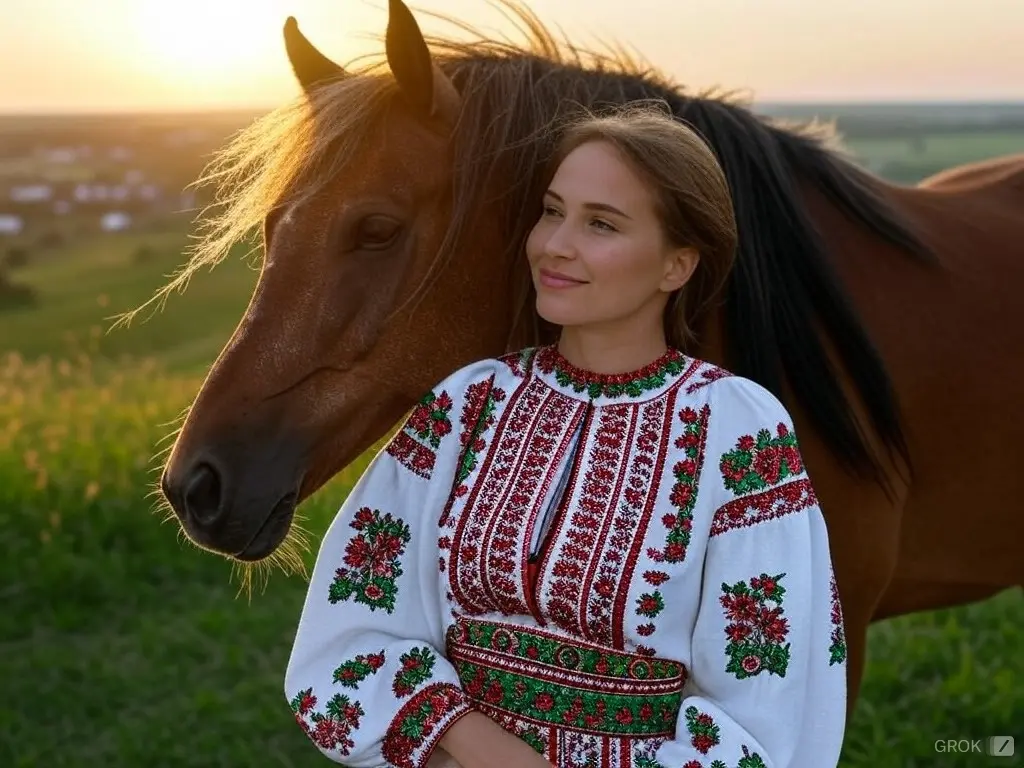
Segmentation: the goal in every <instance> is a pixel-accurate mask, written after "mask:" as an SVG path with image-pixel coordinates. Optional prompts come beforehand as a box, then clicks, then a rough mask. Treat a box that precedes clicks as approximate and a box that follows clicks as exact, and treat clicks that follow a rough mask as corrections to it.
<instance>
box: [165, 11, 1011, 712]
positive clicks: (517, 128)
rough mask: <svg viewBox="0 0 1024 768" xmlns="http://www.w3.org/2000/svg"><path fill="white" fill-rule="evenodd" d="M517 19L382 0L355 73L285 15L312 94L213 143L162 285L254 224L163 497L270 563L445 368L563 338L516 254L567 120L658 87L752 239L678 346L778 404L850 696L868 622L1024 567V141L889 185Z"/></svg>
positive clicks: (824, 147) (219, 544)
mask: <svg viewBox="0 0 1024 768" xmlns="http://www.w3.org/2000/svg"><path fill="white" fill-rule="evenodd" d="M516 13H518V14H519V15H518V18H519V19H520V20H521V21H522V23H523V25H524V29H525V32H526V33H527V36H528V38H529V44H528V45H527V46H525V47H522V48H520V47H516V46H514V45H512V44H510V43H500V44H499V43H495V42H492V41H486V40H481V41H477V42H472V43H465V42H461V43H454V42H450V41H448V42H446V41H443V40H430V41H427V40H425V39H424V37H423V36H422V34H421V32H420V30H419V28H418V26H417V24H416V22H415V21H414V19H413V16H412V14H411V13H410V12H409V10H408V9H407V8H406V7H405V6H404V5H403V4H402V3H401V2H398V0H392V1H391V3H390V19H389V23H388V28H387V36H386V54H387V55H386V66H385V65H384V63H383V62H380V63H378V64H377V65H376V66H371V67H364V68H362V69H360V70H359V71H353V70H351V69H349V70H345V69H343V68H341V67H339V66H338V65H336V64H334V63H332V62H331V61H329V60H328V59H327V58H325V57H324V56H323V55H322V54H320V53H319V52H317V51H316V50H315V49H314V48H313V47H312V45H311V44H310V43H309V42H308V41H307V40H306V39H305V38H304V37H303V36H302V35H301V34H300V33H299V31H298V28H297V26H296V25H295V22H294V20H292V19H289V21H288V23H287V25H286V27H285V41H286V47H287V50H288V54H289V57H290V60H291V63H292V66H293V69H294V71H295V73H296V75H297V77H298V79H299V81H300V82H301V84H302V85H303V87H304V91H305V96H304V98H303V99H302V100H301V101H300V102H299V103H298V104H296V105H294V106H292V107H288V108H285V109H283V110H280V111H279V112H277V113H275V114H273V115H271V116H269V117H267V118H266V119H264V120H262V121H260V122H258V123H256V124H255V125H254V126H253V127H251V128H250V129H248V130H247V131H246V132H245V133H243V134H242V135H241V136H240V138H238V139H237V140H236V141H235V142H234V143H233V144H232V145H231V146H230V147H229V148H228V149H226V150H225V152H224V154H223V155H222V156H221V158H220V161H219V164H218V165H216V166H215V167H214V169H213V178H215V179H219V180H220V181H221V182H222V184H223V189H224V190H226V191H227V192H228V193H229V196H228V197H227V198H225V199H224V202H225V205H226V207H225V208H224V209H223V210H222V211H221V212H220V214H219V215H218V216H216V217H214V218H211V219H210V229H209V230H208V231H207V233H206V237H205V239H204V240H203V241H202V242H201V243H200V246H199V248H198V250H197V251H196V252H194V253H193V254H192V256H191V259H190V261H189V262H188V264H186V266H185V267H184V268H183V270H182V271H181V272H180V273H179V275H178V276H177V279H176V280H174V281H173V282H172V283H171V284H170V285H168V286H167V287H166V288H165V289H164V291H163V293H161V294H159V295H158V296H161V295H166V292H167V291H169V290H172V289H174V288H177V287H180V286H182V285H183V284H184V282H185V281H187V279H188V278H189V276H191V275H192V274H193V273H194V272H195V271H196V270H197V269H199V268H200V267H202V266H204V265H209V264H213V263H216V262H217V261H218V260H219V259H220V258H222V257H223V255H224V254H225V253H226V250H227V248H228V247H229V246H230V245H231V244H232V243H233V242H234V241H236V240H237V239H239V238H240V237H241V236H243V235H245V234H247V233H250V232H257V231H258V228H259V227H260V226H261V225H262V227H263V230H262V234H263V238H264V243H265V258H264V262H263V268H262V272H261V275H260V278H259V281H258V284H257V287H256V290H255V292H254V295H253V297H252V301H251V304H250V305H249V308H248V310H247V311H246V313H245V316H244V317H243V318H242V321H241V323H240V325H239V327H238V328H237V330H236V331H235V333H234V335H233V336H232V338H231V340H230V342H229V343H228V344H227V346H226V347H225V349H224V350H223V351H222V353H221V355H220V357H219V358H218V359H217V361H216V363H215V364H214V366H213V368H212V370H211V371H210V373H209V377H208V378H207V380H206V382H205V383H204V385H203V387H202V389H201V391H200V392H199V394H198V396H197V398H196V400H195V402H194V404H193V406H192V408H191V410H190V412H189V414H188V418H187V420H186V422H185V423H184V426H183V427H182V429H181V431H180V434H179V435H178V437H177V441H176V443H175V445H174V449H173V452H172V453H171V455H170V457H169V459H168V461H167V464H166V467H165V470H164V474H163V478H162V486H163V490H164V493H165V495H166V497H167V499H168V500H169V502H170V504H171V505H172V506H173V508H174V511H175V512H176V513H177V515H178V516H179V517H180V520H181V523H182V525H183V527H184V529H185V531H186V532H187V533H188V535H189V536H190V537H191V538H192V539H193V540H194V541H195V542H197V543H198V544H199V545H201V546H203V547H205V548H208V549H210V550H213V551H216V552H220V553H224V554H226V555H229V556H231V557H233V558H236V559H238V560H242V561H249V562H253V561H259V560H261V559H264V558H267V557H268V556H270V557H271V558H272V559H273V558H280V557H282V553H283V552H286V551H287V548H284V547H281V548H279V545H281V543H282V542H283V541H284V540H285V538H286V536H287V535H288V533H289V531H290V530H291V531H294V526H293V525H292V520H293V514H294V510H295V508H296V505H297V504H298V503H300V502H301V501H302V500H303V499H305V498H307V497H308V496H309V495H310V494H312V493H313V492H314V491H315V490H317V488H319V487H320V486H321V485H323V483H325V482H326V481H327V480H328V479H329V478H331V477H332V476H333V475H334V474H335V473H337V472H338V471H339V470H340V469H342V468H343V467H345V466H346V465H348V464H349V463H351V462H352V461H353V460H354V459H356V458H357V457H358V456H359V455H360V454H362V453H363V452H364V451H365V450H367V449H368V448H369V447H370V446H372V445H373V444H374V443H375V442H376V441H377V440H379V439H380V438H382V437H383V436H384V435H385V434H387V432H388V431H389V429H391V428H392V427H393V426H394V425H395V424H396V422H397V421H398V420H399V419H400V418H401V417H402V415H403V414H404V413H406V412H407V411H408V409H409V408H410V407H411V406H412V405H413V404H414V402H415V401H416V400H417V399H418V398H419V397H420V395H421V394H422V393H424V392H425V391H427V390H428V389H429V388H430V387H432V386H433V385H434V384H435V383H436V382H437V381H438V380H440V379H441V378H443V377H444V376H446V375H447V374H449V373H451V372H452V371H454V370H455V369H456V368H458V367H459V366H461V365H464V364H466V363H468V362H470V361H472V360H476V359H479V358H484V357H493V356H497V355H499V354H502V353H504V352H506V351H508V350H512V349H518V348H521V347H523V346H527V345H531V344H535V343H548V342H551V341H553V340H554V338H555V336H554V332H555V329H552V328H548V327H545V326H544V325H543V324H542V323H540V322H539V321H538V320H537V318H536V315H535V314H534V312H533V307H532V301H533V294H532V293H531V289H532V286H531V285H530V283H529V274H528V271H527V267H526V262H525V259H524V258H523V257H521V253H522V248H523V242H524V238H525V236H526V233H527V232H528V231H529V229H530V227H531V226H532V225H533V223H534V221H535V220H536V218H537V216H538V214H539V211H540V193H541V191H542V189H543V186H544V184H545V182H546V179H545V178H544V177H543V174H542V168H543V165H544V161H545V159H546V158H547V157H548V156H549V153H550V152H551V151H552V148H553V145H554V142H555V140H556V138H557V134H558V125H559V123H558V121H559V120H560V119H561V118H563V117H564V116H566V115H567V114H569V113H570V112H572V110H573V109H575V108H577V107H578V106H579V105H583V106H585V107H588V108H592V109H595V110H599V109H600V108H601V107H602V105H614V104H622V103H624V102H628V101H633V100H638V99H658V100H662V101H664V103H666V104H667V105H668V107H669V108H670V109H671V110H672V111H673V112H674V113H675V114H676V115H677V116H678V117H679V118H682V119H684V120H686V121H688V122H689V123H690V124H692V125H693V126H695V127H696V128H697V129H698V130H699V131H700V132H701V133H702V134H703V135H704V136H705V137H707V139H708V140H709V141H710V143H711V144H712V145H713V146H714V148H715V150H716V152H717V153H718V156H719V158H720V160H721V163H722V165H723V167H724V169H725V172H726V175H727V177H728V180H729V183H730V185H731V189H732V192H733V194H734V199H735V208H736V214H737V218H738V222H739V228H740V235H741V242H742V244H741V247H740V250H739V254H738V258H737V263H736V267H735V271H734V273H733V274H732V276H731V279H730V282H729V285H728V288H727V290H726V293H725V295H724V296H723V297H722V301H721V303H720V305H719V306H718V307H716V308H714V309H713V310H712V311H711V312H710V313H709V314H707V315H706V316H703V317H694V318H691V322H692V323H693V324H694V327H696V328H697V329H698V331H699V338H700V343H699V345H698V346H697V347H695V348H694V349H691V350H688V352H689V353H690V354H691V355H693V356H696V357H700V358H703V359H705V360H708V361H711V362H714V363H716V364H719V365H723V366H725V367H728V368H731V369H732V370H733V371H735V372H736V373H739V374H741V375H744V376H747V377H749V378H752V379H754V380H756V381H758V382H760V383H761V384H763V385H765V386H766V387H768V388H769V389H771V390H773V391H775V392H776V394H778V395H779V396H780V398H781V399H782V400H783V401H784V402H785V403H786V404H787V405H788V407H789V408H790V410H791V413H792V414H793V416H794V419H795V421H796V424H797V429H798V432H799V433H800V434H801V436H802V445H803V449H804V452H805V456H806V464H807V466H808V468H809V471H810V474H811V476H812V477H813V478H814V482H815V486H816V487H817V489H818V493H819V496H820V498H821V501H822V506H823V508H824V511H825V515H826V516H827V519H828V524H829V527H830V532H831V541H832V542H833V547H834V559H835V566H836V570H837V580H838V585H839V591H840V594H841V598H842V601H843V604H844V610H845V618H846V631H847V639H848V643H849V651H850V656H849V661H850V664H849V670H850V706H851V708H852V705H853V702H854V700H855V698H856V694H857V690H858V684H859V681H860V678H861V674H862V668H863V663H864V655H865V646H866V633H867V629H868V625H869V623H870V622H872V621H873V620H876V619H879V618H884V617H888V616H895V615H898V614H903V613H909V612H912V611H920V610H927V609H935V608H940V607H944V606H952V605H957V604H962V603H965V602H969V601H974V600H978V599H981V598H984V597H987V596H989V595H991V594H994V593H996V592H997V591H999V590H1001V589H1004V588H1007V587H1010V586H1016V585H1020V584H1022V583H1024V559H1022V558H1021V557H1020V554H1019V541H1020V540H1021V538H1022V537H1024V514H1022V513H1024V508H1022V504H1021V502H1020V500H1019V499H1017V498H1016V497H1015V496H1012V495H1009V491H1010V490H1012V489H1011V488H1010V487H1009V483H1008V480H1009V478H1010V477H1011V476H1012V474H1013V473H1014V472H1015V471H1016V470H1017V469H1018V468H1019V466H1020V465H1021V463H1022V461H1024V439H1022V436H1024V409H1021V408H1020V406H1019V405H1018V402H1019V397H1020V393H1021V392H1024V360H1022V357H1021V353H1022V352H1024V301H1021V300H1020V297H1019V291H1020V286H1022V285H1024V245H1022V243H1024V158H1018V159H1016V160H1013V159H1007V160H1005V161H1002V162H999V163H996V164H993V165H991V166H989V167H988V168H985V169H974V170H965V171H962V172H959V173H951V174H947V175H945V176H944V177H943V178H941V179H938V180H936V181H934V182H933V183H930V184H924V185H922V186H920V187H917V188H905V187H897V186H892V185H890V184H887V183H884V182H883V181H881V180H880V179H878V178H875V177H874V176H872V175H870V174H868V173H866V172H865V171H863V170H861V169H859V168H858V167H856V166H855V165H854V164H853V163H851V162H849V161H848V160H847V159H845V158H844V157H843V156H841V155H840V154H838V153H837V152H836V151H835V150H834V149H832V148H831V147H830V146H829V144H828V143H827V141H826V140H827V137H823V136H819V135H816V134H814V133H813V132H812V131H810V130H809V129H799V130H798V129H796V128H791V127H783V126H779V125H773V124H769V123H768V122H766V121H765V120H762V119H760V118H759V117H757V116H755V115H754V114H752V113H751V112H750V111H748V109H747V108H745V106H744V105H743V104H741V103H739V102H736V101H733V100H730V99H727V98H725V97H713V96H712V95H710V94H703V95H687V94H686V93H685V92H684V91H683V90H682V89H681V88H679V87H677V86H675V85H673V84H672V83H670V82H668V81H667V80H665V79H664V78H663V77H661V76H659V75H657V74H655V73H653V72H652V71H651V70H649V69H644V68H643V67H641V66H640V65H639V64H638V63H637V62H636V61H635V60H632V59H629V58H628V57H625V56H623V55H621V54H616V55H613V56H607V57H605V56H600V55H596V54H586V55H584V54H581V53H579V52H578V51H577V50H575V49H571V50H570V52H569V53H565V52H563V51H562V48H560V46H559V45H557V44H556V42H555V40H554V39H553V38H552V37H551V35H550V34H549V33H548V32H547V31H546V30H545V28H544V27H543V26H542V25H541V24H540V23H539V22H538V21H537V20H536V18H535V17H533V16H532V15H530V14H529V13H528V12H527V11H525V10H522V9H516ZM428 42H429V43H430V45H429V46H428ZM155 298H156V297H155ZM983 459H984V460H983Z"/></svg>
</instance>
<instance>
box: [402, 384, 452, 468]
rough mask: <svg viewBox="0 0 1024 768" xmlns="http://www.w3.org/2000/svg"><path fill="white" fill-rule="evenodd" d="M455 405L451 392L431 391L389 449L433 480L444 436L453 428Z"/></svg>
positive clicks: (421, 401) (406, 421)
mask: <svg viewBox="0 0 1024 768" xmlns="http://www.w3.org/2000/svg"><path fill="white" fill-rule="evenodd" d="M451 409H452V399H451V396H450V395H449V394H448V393H447V392H445V391H442V392H440V393H439V394H435V393H434V392H427V393H426V394H425V395H424V396H423V398H422V399H421V400H420V401H419V403H417V404H416V407H415V408H413V410H412V413H410V414H409V417H408V418H407V419H406V420H405V424H404V425H402V429H401V431H400V432H398V434H396V435H395V437H394V438H393V439H392V440H391V441H390V442H389V443H388V445H387V448H385V450H386V452H387V453H388V454H390V455H391V456H393V457H394V458H395V459H396V460H397V461H398V462H399V463H400V464H402V466H404V467H405V468H406V469H408V470H410V471H411V472H414V473H415V474H417V475H419V476H420V477H422V478H424V479H427V480H429V479H430V476H431V474H432V473H433V471H434V461H435V459H436V453H435V451H437V449H438V448H439V447H440V446H441V439H442V438H443V437H444V436H445V435H447V434H448V433H449V432H451V431H452V423H451V421H450V420H449V418H448V414H449V412H450V411H451Z"/></svg>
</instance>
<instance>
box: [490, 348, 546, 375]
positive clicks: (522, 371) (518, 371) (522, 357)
mask: <svg viewBox="0 0 1024 768" xmlns="http://www.w3.org/2000/svg"><path fill="white" fill-rule="evenodd" d="M536 352H537V347H527V348H526V349H522V350H520V351H518V352H509V353H508V354H505V355H501V356H500V357H499V358H498V360H499V361H500V362H502V363H504V364H505V365H506V366H508V369H509V371H511V372H512V374H513V375H514V376H515V377H516V378H519V379H522V378H524V377H525V376H526V373H527V371H529V370H530V365H531V363H532V362H533V356H534V355H535V354H536Z"/></svg>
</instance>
